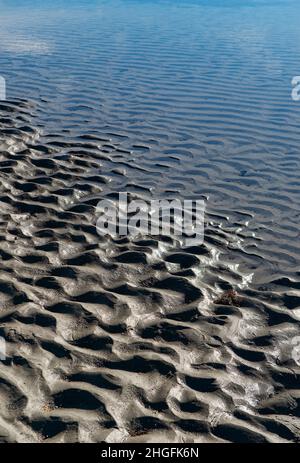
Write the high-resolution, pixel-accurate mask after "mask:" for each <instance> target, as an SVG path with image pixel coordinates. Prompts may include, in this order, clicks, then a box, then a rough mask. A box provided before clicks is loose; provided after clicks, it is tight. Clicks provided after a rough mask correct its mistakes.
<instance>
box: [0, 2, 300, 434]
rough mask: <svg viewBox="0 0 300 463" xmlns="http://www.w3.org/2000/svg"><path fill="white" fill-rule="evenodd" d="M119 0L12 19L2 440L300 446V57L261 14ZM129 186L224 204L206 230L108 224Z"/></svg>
mask: <svg viewBox="0 0 300 463" xmlns="http://www.w3.org/2000/svg"><path fill="white" fill-rule="evenodd" d="M118 3H119V8H118V10H117V11H116V9H115V8H114V7H112V6H111V5H110V3H109V2H107V4H105V5H104V6H103V5H102V6H101V9H94V8H91V9H88V10H87V12H86V11H85V10H79V11H77V9H76V8H75V7H74V8H72V9H71V8H70V10H68V9H64V10H58V13H57V12H56V11H54V10H51V11H47V9H46V8H45V9H42V10H41V11H40V10H39V9H37V10H35V9H34V8H33V10H32V11H31V14H30V15H29V14H22V15H21V16H20V18H21V19H19V21H18V22H17V23H18V33H17V34H16V35H14V34H11V32H10V31H11V30H12V24H15V20H16V16H15V15H16V13H6V10H5V14H3V20H2V22H3V24H2V28H1V32H0V49H1V53H2V54H1V57H0V62H1V64H2V67H4V66H5V70H6V73H7V76H8V91H9V95H8V100H7V101H5V102H0V211H1V221H0V336H1V337H2V338H4V340H5V345H6V359H5V360H3V361H0V436H1V441H3V442H19V443H21V442H33V443H41V442H66V443H67V442H104V441H105V442H108V443H113V442H118V443H121V442H122V443H127V442H148V443H150V442H169V443H201V442H215V443H219V442H297V441H299V436H300V421H299V413H300V388H299V375H300V364H299V348H298V347H299V346H298V337H299V336H300V326H299V322H300V312H299V310H300V294H299V288H300V272H299V200H300V195H299V169H300V161H299V152H298V151H299V140H300V139H299V133H298V131H297V130H296V128H297V127H298V126H299V124H298V122H299V108H297V107H296V106H295V103H293V102H292V101H291V100H290V99H289V94H288V89H287V88H286V82H287V80H288V79H287V78H286V75H289V73H292V72H293V70H295V69H296V64H295V63H296V54H295V53H294V52H293V50H292V49H289V51H288V52H287V51H286V50H285V49H283V48H282V47H281V46H280V47H275V46H274V49H272V47H269V46H268V47H267V46H265V42H264V40H265V38H264V37H263V38H261V36H260V35H257V34H258V32H257V28H256V26H257V24H256V23H255V18H254V16H253V15H252V14H250V13H249V11H248V10H247V11H246V12H245V11H244V10H241V11H240V10H238V13H236V14H237V16H234V15H233V14H232V9H231V8H229V7H228V8H224V9H222V12H221V13H222V14H221V16H220V11H219V9H218V8H217V13H218V14H215V13H216V11H215V9H213V10H210V8H205V7H203V8H202V7H201V8H200V7H199V5H198V4H197V2H196V3H195V2H191V3H189V2H185V6H184V7H182V8H181V7H179V6H177V7H174V8H172V9H171V10H168V9H166V8H165V7H163V6H162V7H161V9H160V7H159V6H157V5H156V6H151V5H150V6H149V5H145V2H143V5H141V6H138V5H136V4H135V2H133V3H132V2H126V5H125V6H124V2H118ZM288 3H289V2H287V4H288ZM188 4H189V6H187V5H188ZM36 8H37V7H36ZM156 8H159V10H157V9H156ZM232 8H235V6H233V7H232ZM260 8H261V9H260V16H259V17H260V18H262V20H263V21H264V23H266V24H268V27H269V29H268V31H269V34H267V36H268V40H269V42H268V44H269V43H271V44H276V43H277V41H280V43H281V37H282V36H285V35H284V34H287V37H292V36H290V35H289V34H290V32H289V31H297V30H298V24H299V23H298V22H297V21H296V19H293V18H296V16H295V14H294V10H293V9H289V8H288V6H285V7H283V6H278V7H276V8H274V9H272V14H270V9H268V8H267V6H265V5H261V6H260ZM280 8H284V9H285V14H284V15H283V14H282V12H281V11H280ZM23 13H24V12H23ZM277 13H278V16H276V15H277ZM279 13H280V14H279ZM278 17H286V18H287V24H286V25H285V23H284V22H283V23H281V22H280V27H277V26H278V23H277V21H278ZM191 18H192V19H191ZM220 18H222V21H221V20H220ZM249 22H250V23H249ZM221 23H222V28H221V26H220V24H221ZM187 24H188V25H189V26H188V31H187V26H186V25H187ZM207 24H210V28H211V29H209V30H208V28H207ZM87 25H88V27H87ZM251 28H252V29H251ZM259 30H261V29H260V28H259ZM158 31H159V32H158ZM178 31H182V33H181V34H180V33H179V32H178ZM253 31H254V32H253ZM175 32H176V33H175ZM211 37H214V41H213V42H212V41H211ZM241 37H242V38H243V40H242V39H241ZM257 37H260V40H261V42H259V43H258V42H257V40H258V39H257ZM294 42H295V41H293V43H294ZM278 43H279V42H278ZM191 44H192V45H191ZM262 50H267V51H266V53H262ZM262 56H263V57H264V59H263V60H262V58H261V57H262ZM214 59H215V60H216V62H213V60H214ZM261 60H262V61H261ZM253 63H254V64H253ZM276 65H277V66H278V67H279V68H280V69H281V68H282V69H284V70H285V72H284V73H281V72H279V71H278V67H276ZM255 66H256V67H255ZM1 69H2V68H1ZM216 69H217V70H218V72H216ZM50 70H51V72H50ZM1 72H2V71H1ZM270 72H272V73H273V74H272V75H273V77H274V76H275V77H274V81H276V85H274V86H271V85H269V81H268V76H269V73H270ZM276 79H277V80H276ZM262 82H263V85H262ZM297 124H298V125H297ZM120 191H127V192H129V194H130V197H131V198H132V199H143V200H145V201H147V202H149V201H150V200H151V199H158V198H178V197H179V198H181V199H186V198H193V199H204V200H205V202H206V205H207V213H206V218H205V240H204V243H203V244H199V245H195V246H185V244H184V243H182V242H179V241H178V240H177V241H175V242H173V241H172V240H171V239H169V238H168V237H166V236H158V237H157V236H156V237H155V236H139V237H135V238H133V237H120V238H115V239H114V238H110V237H101V236H99V234H98V233H97V231H96V227H95V224H96V220H97V211H96V205H97V203H98V201H99V200H101V199H110V200H112V201H114V200H115V199H116V198H117V195H118V193H119V192H120Z"/></svg>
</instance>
